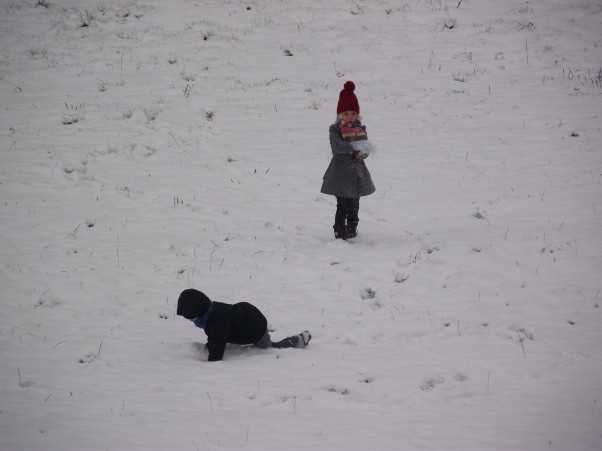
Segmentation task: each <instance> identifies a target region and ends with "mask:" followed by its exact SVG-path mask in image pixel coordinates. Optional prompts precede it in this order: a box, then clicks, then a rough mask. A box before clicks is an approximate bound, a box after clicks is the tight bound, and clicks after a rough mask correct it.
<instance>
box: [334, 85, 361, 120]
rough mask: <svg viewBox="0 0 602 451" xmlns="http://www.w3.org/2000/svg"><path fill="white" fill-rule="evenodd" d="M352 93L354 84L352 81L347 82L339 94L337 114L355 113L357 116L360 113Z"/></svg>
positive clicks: (358, 105)
mask: <svg viewBox="0 0 602 451" xmlns="http://www.w3.org/2000/svg"><path fill="white" fill-rule="evenodd" d="M353 91H355V84H354V83H353V82H352V81H348V82H346V83H345V84H344V85H343V90H342V91H341V93H340V94H339V103H338V104H337V114H341V113H342V112H343V111H355V112H356V113H358V114H359V113H360V104H359V102H358V101H357V97H356V96H355V94H354V93H353Z"/></svg>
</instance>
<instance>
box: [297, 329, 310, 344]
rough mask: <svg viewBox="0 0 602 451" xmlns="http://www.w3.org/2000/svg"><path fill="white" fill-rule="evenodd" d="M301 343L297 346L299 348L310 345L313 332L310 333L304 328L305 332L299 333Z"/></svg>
mask: <svg viewBox="0 0 602 451" xmlns="http://www.w3.org/2000/svg"><path fill="white" fill-rule="evenodd" d="M299 338H300V339H299V343H297V347H298V348H304V347H305V346H307V345H308V343H309V340H311V334H310V333H309V331H307V330H304V331H303V332H301V333H300V334H299Z"/></svg>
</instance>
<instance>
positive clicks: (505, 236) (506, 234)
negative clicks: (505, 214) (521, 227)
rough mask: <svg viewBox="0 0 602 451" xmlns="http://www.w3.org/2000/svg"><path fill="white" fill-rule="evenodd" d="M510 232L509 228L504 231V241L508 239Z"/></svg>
mask: <svg viewBox="0 0 602 451" xmlns="http://www.w3.org/2000/svg"><path fill="white" fill-rule="evenodd" d="M509 230H510V226H508V228H507V229H506V233H505V234H504V240H505V239H506V238H507V237H508V231H509Z"/></svg>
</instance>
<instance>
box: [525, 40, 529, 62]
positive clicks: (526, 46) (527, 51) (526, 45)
mask: <svg viewBox="0 0 602 451" xmlns="http://www.w3.org/2000/svg"><path fill="white" fill-rule="evenodd" d="M525 53H526V54H527V66H528V65H529V46H528V44H527V37H526V36H525Z"/></svg>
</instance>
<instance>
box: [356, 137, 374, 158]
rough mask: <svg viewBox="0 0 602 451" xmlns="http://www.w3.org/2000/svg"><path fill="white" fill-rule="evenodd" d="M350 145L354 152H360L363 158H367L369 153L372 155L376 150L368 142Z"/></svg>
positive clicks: (357, 142)
mask: <svg viewBox="0 0 602 451" xmlns="http://www.w3.org/2000/svg"><path fill="white" fill-rule="evenodd" d="M351 145H352V146H353V149H354V150H357V151H358V152H360V153H361V154H362V155H363V156H364V157H367V156H368V155H370V154H371V153H373V152H374V151H375V150H376V148H375V146H374V144H372V143H371V142H370V141H367V140H366V141H354V142H352V143H351Z"/></svg>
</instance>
